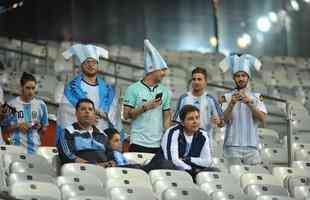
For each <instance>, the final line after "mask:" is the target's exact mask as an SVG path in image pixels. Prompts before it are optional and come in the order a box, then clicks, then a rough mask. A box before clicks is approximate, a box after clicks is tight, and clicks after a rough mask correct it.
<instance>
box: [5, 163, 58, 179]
mask: <svg viewBox="0 0 310 200" xmlns="http://www.w3.org/2000/svg"><path fill="white" fill-rule="evenodd" d="M42 166H44V165H43V163H42V165H41V163H33V162H20V161H15V162H13V163H12V164H11V166H10V173H33V174H49V175H51V176H52V177H56V176H57V174H56V173H55V171H54V170H53V169H52V168H51V167H45V168H43V167H42Z"/></svg>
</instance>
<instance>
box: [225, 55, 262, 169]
mask: <svg viewBox="0 0 310 200" xmlns="http://www.w3.org/2000/svg"><path fill="white" fill-rule="evenodd" d="M260 66H261V62H260V61H259V60H258V59H257V58H255V57H254V56H251V55H249V54H244V55H237V54H232V55H230V56H229V57H227V58H225V59H224V60H223V61H222V62H221V63H220V67H221V69H222V70H223V71H227V70H229V69H230V70H231V71H232V73H233V79H234V82H235V84H236V89H235V90H233V91H231V92H229V93H226V94H225V95H224V96H223V97H222V99H221V101H222V102H225V104H224V106H225V109H224V110H225V111H224V120H225V122H226V123H227V127H226V132H225V140H224V157H225V158H226V159H227V160H228V161H229V163H230V164H240V161H241V162H242V163H243V164H248V165H256V164H259V163H261V158H260V154H259V151H258V144H259V138H258V132H257V128H258V125H259V122H261V123H264V122H265V120H266V115H267V110H266V107H265V105H264V103H263V102H262V99H261V95H260V94H259V93H254V92H252V91H251V89H250V87H249V80H250V79H251V78H252V74H251V71H253V70H254V69H256V70H259V69H260ZM253 68H254V69H253Z"/></svg>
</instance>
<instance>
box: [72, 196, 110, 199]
mask: <svg viewBox="0 0 310 200" xmlns="http://www.w3.org/2000/svg"><path fill="white" fill-rule="evenodd" d="M68 200H108V199H107V198H105V197H102V196H83V197H71V198H69V199H68Z"/></svg>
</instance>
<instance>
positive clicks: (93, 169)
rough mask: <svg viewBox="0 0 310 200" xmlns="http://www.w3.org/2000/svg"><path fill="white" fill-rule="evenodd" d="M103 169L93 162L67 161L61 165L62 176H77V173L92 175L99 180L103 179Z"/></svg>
mask: <svg viewBox="0 0 310 200" xmlns="http://www.w3.org/2000/svg"><path fill="white" fill-rule="evenodd" d="M104 173H105V169H104V168H103V167H101V166H97V165H93V164H81V163H68V164H65V165H63V166H62V168H61V175H62V176H79V175H89V174H91V175H94V176H97V177H98V178H99V179H100V180H104V177H105V176H104Z"/></svg>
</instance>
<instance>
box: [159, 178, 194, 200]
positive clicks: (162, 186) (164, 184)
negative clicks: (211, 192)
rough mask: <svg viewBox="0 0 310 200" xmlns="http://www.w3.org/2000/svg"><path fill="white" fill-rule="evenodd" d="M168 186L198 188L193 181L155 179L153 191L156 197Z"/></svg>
mask: <svg viewBox="0 0 310 200" xmlns="http://www.w3.org/2000/svg"><path fill="white" fill-rule="evenodd" d="M169 188H180V189H183V188H196V189H198V186H197V185H195V184H194V183H193V182H185V181H180V182H174V181H168V180H157V181H156V182H155V183H154V184H153V191H154V192H155V193H156V196H157V197H160V196H162V194H163V192H164V191H165V190H167V189H169Z"/></svg>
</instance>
